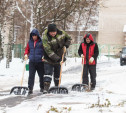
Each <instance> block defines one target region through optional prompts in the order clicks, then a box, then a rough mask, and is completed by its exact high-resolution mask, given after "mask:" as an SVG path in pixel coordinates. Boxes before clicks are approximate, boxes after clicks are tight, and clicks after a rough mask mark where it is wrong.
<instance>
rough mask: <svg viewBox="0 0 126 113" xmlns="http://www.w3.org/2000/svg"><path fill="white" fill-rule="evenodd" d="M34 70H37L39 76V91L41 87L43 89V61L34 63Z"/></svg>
mask: <svg viewBox="0 0 126 113" xmlns="http://www.w3.org/2000/svg"><path fill="white" fill-rule="evenodd" d="M36 70H37V72H38V76H39V83H40V92H43V89H44V81H43V76H44V63H43V62H38V63H36Z"/></svg>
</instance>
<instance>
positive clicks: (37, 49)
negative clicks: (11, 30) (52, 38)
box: [24, 29, 44, 94]
mask: <svg viewBox="0 0 126 113" xmlns="http://www.w3.org/2000/svg"><path fill="white" fill-rule="evenodd" d="M24 54H25V60H27V59H28V56H29V78H28V88H29V92H28V93H29V94H32V93H33V87H34V80H35V73H36V71H37V73H38V76H39V82H40V92H43V89H44V82H43V76H44V63H43V62H42V57H43V54H44V53H43V44H42V40H41V37H40V35H39V32H38V30H37V29H33V30H32V32H31V33H30V39H29V42H28V43H27V46H26V48H25V53H24Z"/></svg>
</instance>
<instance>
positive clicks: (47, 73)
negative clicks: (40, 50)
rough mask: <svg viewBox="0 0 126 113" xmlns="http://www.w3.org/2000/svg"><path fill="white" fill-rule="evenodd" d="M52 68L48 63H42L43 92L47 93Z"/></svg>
mask: <svg viewBox="0 0 126 113" xmlns="http://www.w3.org/2000/svg"><path fill="white" fill-rule="evenodd" d="M52 74H53V66H52V65H51V64H48V63H44V92H45V93H47V92H48V89H49V87H50V83H51V81H52Z"/></svg>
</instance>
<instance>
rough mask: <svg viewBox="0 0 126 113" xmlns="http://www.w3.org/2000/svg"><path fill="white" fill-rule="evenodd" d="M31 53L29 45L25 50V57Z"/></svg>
mask: <svg viewBox="0 0 126 113" xmlns="http://www.w3.org/2000/svg"><path fill="white" fill-rule="evenodd" d="M29 52H30V48H29V44H28V43H27V46H26V48H25V53H24V55H26V54H27V55H28V54H29Z"/></svg>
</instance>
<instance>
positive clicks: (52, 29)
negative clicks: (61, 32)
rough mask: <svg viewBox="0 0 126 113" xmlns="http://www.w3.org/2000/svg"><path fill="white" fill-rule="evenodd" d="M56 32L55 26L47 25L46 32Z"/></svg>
mask: <svg viewBox="0 0 126 113" xmlns="http://www.w3.org/2000/svg"><path fill="white" fill-rule="evenodd" d="M56 31H57V28H56V24H49V25H48V32H56Z"/></svg>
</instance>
